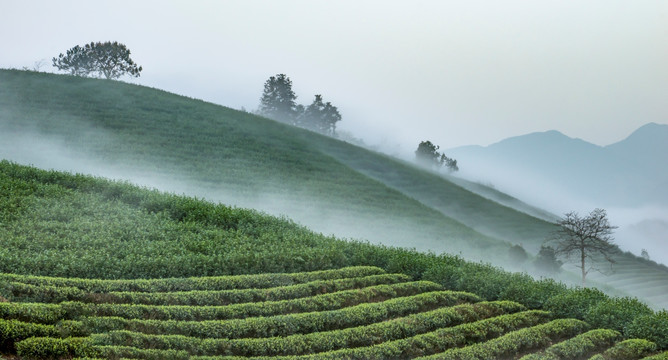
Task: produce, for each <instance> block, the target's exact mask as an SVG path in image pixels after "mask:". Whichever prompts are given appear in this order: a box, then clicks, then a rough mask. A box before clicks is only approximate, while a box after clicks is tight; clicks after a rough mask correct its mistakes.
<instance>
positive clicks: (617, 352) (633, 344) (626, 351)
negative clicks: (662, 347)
mask: <svg viewBox="0 0 668 360" xmlns="http://www.w3.org/2000/svg"><path fill="white" fill-rule="evenodd" d="M654 351H656V344H655V343H653V342H651V341H649V340H645V339H629V340H624V341H622V342H620V343H618V344H617V345H615V346H613V347H611V348H610V349H608V350H606V351H605V352H604V353H603V358H604V359H605V360H626V359H640V358H642V357H644V356H647V355H649V354H651V353H653V352H654Z"/></svg>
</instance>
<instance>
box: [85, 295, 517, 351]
mask: <svg viewBox="0 0 668 360" xmlns="http://www.w3.org/2000/svg"><path fill="white" fill-rule="evenodd" d="M523 309H524V306H522V305H520V304H517V303H513V302H504V301H502V302H492V303H487V302H485V303H477V304H463V305H457V306H454V307H445V308H439V309H437V310H432V311H428V312H423V313H418V314H413V315H409V316H406V317H402V318H396V319H391V320H387V321H382V322H379V323H374V324H371V325H363V326H359V327H352V328H346V329H341V330H333V331H325V332H315V333H309V334H298V335H291V336H287V337H271V338H245V339H200V338H193V337H186V336H182V335H148V334H142V333H136V332H129V331H111V332H109V333H104V334H94V335H92V336H91V339H92V341H93V343H94V344H96V345H127V346H133V347H137V348H155V349H162V350H185V351H188V353H190V354H193V355H240V356H276V355H300V354H309V353H319V352H325V351H332V350H336V349H341V348H355V347H364V346H371V345H375V344H379V343H381V342H385V341H392V340H399V339H403V338H405V337H410V336H415V335H418V334H421V333H426V332H430V331H434V330H436V329H439V328H443V327H449V326H454V325H459V324H462V323H467V322H473V321H478V320H480V319H484V318H490V317H495V316H499V315H503V314H506V313H512V312H518V311H521V310H523Z"/></svg>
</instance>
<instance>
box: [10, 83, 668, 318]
mask: <svg viewBox="0 0 668 360" xmlns="http://www.w3.org/2000/svg"><path fill="white" fill-rule="evenodd" d="M0 141H1V144H2V146H0V157H2V158H5V159H9V160H12V161H15V162H19V163H22V164H33V165H36V166H39V167H41V168H46V169H60V170H68V171H76V172H81V173H86V174H94V175H99V176H104V177H108V178H114V179H123V180H129V181H131V182H133V183H136V184H140V185H144V186H148V187H154V188H159V189H160V190H164V191H170V192H175V193H181V194H187V195H190V196H197V197H199V198H205V199H207V200H210V201H215V202H222V203H224V204H229V205H233V206H239V207H244V208H253V209H257V210H259V211H263V212H266V213H269V214H274V215H279V216H288V217H289V218H291V219H293V220H295V221H297V222H298V223H299V224H302V225H305V226H308V227H309V228H310V229H313V230H315V231H316V232H319V233H323V234H335V235H336V236H338V237H344V238H358V239H366V240H369V241H370V242H372V243H376V244H384V245H391V246H401V247H409V248H415V249H417V250H422V251H433V252H436V253H441V252H444V251H445V252H449V253H453V254H459V255H461V256H463V257H465V258H468V259H476V260H484V261H488V262H491V263H493V264H496V265H501V266H510V267H511V268H513V267H512V266H515V267H514V268H515V269H525V268H529V267H530V262H527V263H526V264H514V263H511V260H510V256H509V252H508V249H509V247H510V245H511V244H522V246H523V247H525V248H526V249H527V250H528V251H530V252H533V253H535V252H536V251H537V249H538V248H539V247H540V245H541V243H542V241H543V240H544V239H545V237H546V236H547V234H548V233H549V231H550V230H551V229H552V226H553V225H552V224H551V223H550V220H552V219H554V218H553V216H552V215H550V214H549V213H546V212H544V211H541V210H538V209H536V208H533V207H531V206H529V205H526V204H523V203H521V202H520V201H519V200H517V199H515V198H512V197H510V196H507V195H505V194H503V193H501V192H499V191H496V190H494V189H492V188H489V187H485V186H483V185H480V184H476V183H471V182H467V181H465V180H462V179H458V178H449V177H444V176H441V175H438V174H435V173H432V172H429V171H426V170H423V169H420V168H418V167H415V166H414V165H412V164H409V163H406V162H402V161H399V160H396V159H394V158H391V157H388V156H385V155H382V154H379V153H375V152H372V151H369V150H366V149H362V148H359V147H357V146H353V145H351V144H348V143H345V142H342V141H338V140H336V139H332V138H328V137H324V136H321V135H318V134H315V133H312V132H308V131H305V130H302V129H298V128H294V127H290V126H287V125H284V124H281V123H278V122H275V121H272V120H268V119H264V118H261V117H258V116H255V115H253V114H249V113H244V112H240V111H236V110H232V109H229V108H225V107H222V106H219V105H215V104H210V103H205V102H202V101H199V100H195V99H189V98H186V97H182V96H177V95H174V94H169V93H166V92H164V91H160V90H156V89H150V88H146V87H141V86H136V85H131V84H125V83H121V82H113V81H103V80H96V79H84V78H76V77H69V76H62V75H52V74H42V73H32V72H22V71H8V70H0ZM82 201H83V200H82ZM81 206H84V203H82V204H81ZM53 207H54V209H53V211H54V212H56V213H57V206H56V205H53ZM89 210H90V211H93V212H94V209H89ZM64 216H66V215H64ZM184 216H185V215H184ZM95 219H96V220H95V221H99V218H95ZM98 231H102V230H101V229H98ZM114 231H116V233H117V235H118V236H119V237H121V238H124V239H127V240H128V241H133V240H136V239H137V238H140V237H141V236H143V235H142V232H139V233H138V234H136V235H135V234H134V233H126V232H127V230H122V229H120V228H119V229H116V230H114ZM76 236H85V234H78V235H76ZM152 236H154V235H152ZM155 236H157V235H155ZM17 241H18V240H17ZM200 246H202V247H203V248H204V249H206V248H207V247H206V246H205V245H203V244H202V245H200ZM256 250H257V249H256ZM26 251H27V252H26V253H25V255H26V256H29V255H28V254H30V250H29V249H28V250H26ZM57 251H58V250H57V249H53V250H51V251H50V252H47V253H46V254H51V255H52V254H56V253H57ZM150 251H157V252H158V254H161V256H163V255H165V252H166V251H167V248H165V249H158V248H152V247H149V248H147V253H146V254H143V255H142V256H150V255H149V253H150ZM171 251H176V252H177V253H178V252H179V251H178V250H175V248H174V249H172V250H171ZM260 253H263V252H260ZM45 256H46V255H45ZM77 256H81V255H80V254H79V255H77ZM87 256H91V257H92V258H94V256H95V254H94V253H89V254H88V255H87ZM619 256H620V258H621V259H623V260H624V262H623V263H624V264H628V265H629V267H628V268H627V269H631V270H628V271H626V270H625V271H624V272H622V271H620V274H621V275H619V276H617V275H616V276H617V277H615V276H613V277H610V278H602V279H599V280H600V281H606V282H607V281H617V280H619V282H618V283H617V284H618V285H617V286H615V287H614V289H617V290H621V291H624V289H626V288H629V289H632V292H631V293H630V294H633V295H635V296H641V297H643V298H644V299H646V300H648V301H650V302H651V303H652V305H653V306H656V307H667V306H668V303H667V302H666V301H668V300H666V299H665V297H662V296H661V294H662V292H663V293H665V291H668V270H667V269H665V268H662V267H660V266H655V264H651V263H647V262H643V261H641V260H640V259H638V258H636V257H633V256H631V255H629V254H622V253H620V254H619ZM43 260H44V261H47V260H48V257H47V258H43ZM96 261H97V260H96ZM155 262H156V265H155V266H159V265H158V264H159V263H160V261H159V260H158V259H156V260H155ZM231 263H232V264H235V263H234V262H233V261H232V262H231ZM183 264H184V265H183V266H193V267H194V268H195V269H199V270H200V271H199V272H196V273H193V274H192V275H193V276H194V275H196V274H200V275H205V274H208V273H207V272H206V271H205V267H206V266H213V265H211V264H209V265H206V263H201V264H200V263H193V262H192V261H191V260H188V261H185V260H184V263H183ZM52 266H54V267H57V265H56V264H53V265H52ZM240 269H243V270H239V271H244V272H248V271H250V270H249V269H248V268H246V267H244V266H241V265H240ZM107 270H108V271H110V272H111V273H115V274H116V275H115V277H136V276H139V275H137V274H135V273H134V272H133V271H132V267H129V266H128V265H123V266H121V265H120V263H119V265H118V266H117V267H107ZM5 271H10V269H7V270H5ZM45 271H46V270H45ZM82 271H84V270H82ZM85 271H90V268H87V270H85ZM230 271H233V270H230ZM263 271H265V272H266V271H273V269H264V270H263ZM14 272H19V271H16V270H15V271H14ZM20 272H21V273H25V274H33V275H34V274H38V273H35V272H34V270H33V269H29V268H26V269H25V270H23V271H20ZM84 273H85V272H84ZM43 274H44V275H47V274H48V275H53V276H65V272H64V270H63V273H54V272H52V270H49V271H46V272H44V273H43ZM639 274H644V275H645V276H647V277H648V278H651V279H652V282H651V283H648V285H647V286H646V288H640V289H639V288H637V287H636V286H635V284H633V283H632V282H631V281H625V280H628V279H630V278H633V277H635V276H638V275H639ZM98 275H101V274H98ZM163 275H164V274H157V275H153V276H154V277H157V276H163ZM67 276H72V274H69V275H67ZM91 276H92V275H91ZM632 285H633V286H632ZM614 289H613V288H610V290H614ZM657 289H658V290H657ZM657 291H658V292H659V293H658V294H657ZM645 292H647V293H648V296H647V297H644V294H645Z"/></svg>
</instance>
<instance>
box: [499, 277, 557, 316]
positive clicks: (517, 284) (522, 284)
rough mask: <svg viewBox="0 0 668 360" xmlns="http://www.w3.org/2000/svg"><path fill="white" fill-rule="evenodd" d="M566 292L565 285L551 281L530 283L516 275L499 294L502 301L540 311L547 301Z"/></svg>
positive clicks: (544, 280)
mask: <svg viewBox="0 0 668 360" xmlns="http://www.w3.org/2000/svg"><path fill="white" fill-rule="evenodd" d="M566 292H567V288H566V285H564V284H562V283H559V282H556V281H554V280H553V279H543V280H539V281H535V282H532V281H530V280H529V279H528V278H522V277H520V275H517V276H516V277H515V279H514V281H512V282H511V283H509V284H507V285H506V287H505V288H504V289H503V291H502V292H501V294H500V298H501V299H504V300H512V301H518V302H521V303H522V304H524V305H526V306H527V307H528V308H530V309H542V308H543V306H544V305H545V303H546V302H547V301H549V300H550V299H552V298H553V297H555V296H558V295H560V294H564V293H566Z"/></svg>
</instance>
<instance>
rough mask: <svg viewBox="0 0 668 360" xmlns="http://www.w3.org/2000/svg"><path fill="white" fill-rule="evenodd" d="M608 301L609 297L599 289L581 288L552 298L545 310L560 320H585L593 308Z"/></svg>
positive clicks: (546, 303)
mask: <svg viewBox="0 0 668 360" xmlns="http://www.w3.org/2000/svg"><path fill="white" fill-rule="evenodd" d="M606 299H608V296H607V295H605V294H604V293H603V292H601V291H600V290H598V289H591V288H579V289H576V290H570V291H565V292H563V293H561V294H558V295H556V296H553V297H551V298H550V299H548V300H547V301H546V302H545V310H548V311H551V312H552V313H553V314H554V316H555V317H558V318H574V319H580V320H584V318H585V315H586V314H587V312H588V311H589V309H590V308H591V307H593V306H594V305H596V304H598V303H600V302H602V301H604V300H606Z"/></svg>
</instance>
